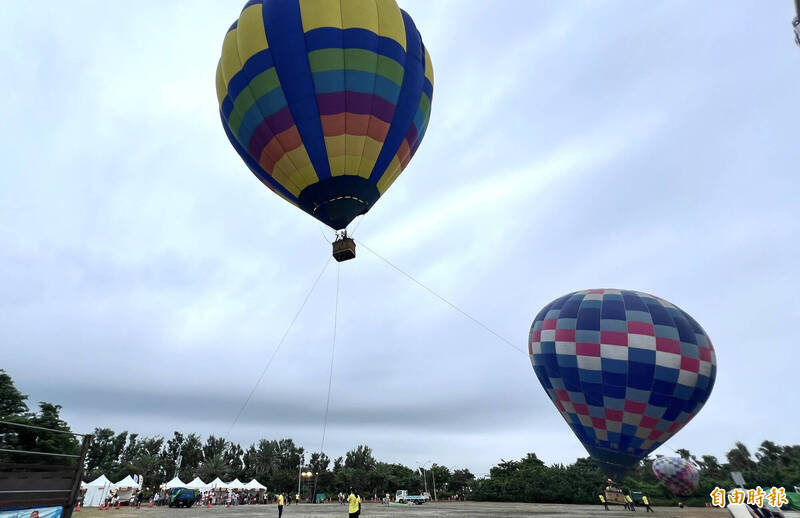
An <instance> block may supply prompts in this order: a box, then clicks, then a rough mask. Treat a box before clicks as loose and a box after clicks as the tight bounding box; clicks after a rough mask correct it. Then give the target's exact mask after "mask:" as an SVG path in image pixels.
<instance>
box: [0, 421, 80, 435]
mask: <svg viewBox="0 0 800 518" xmlns="http://www.w3.org/2000/svg"><path fill="white" fill-rule="evenodd" d="M0 424H7V425H11V426H19V427H20V428H31V429H33V430H44V431H45V432H55V433H63V434H67V435H78V436H80V437H84V436H86V435H88V434H85V433H75V432H68V431H66V430H54V429H53V428H45V427H43V426H35V425H32V424H24V423H14V422H11V421H0Z"/></svg>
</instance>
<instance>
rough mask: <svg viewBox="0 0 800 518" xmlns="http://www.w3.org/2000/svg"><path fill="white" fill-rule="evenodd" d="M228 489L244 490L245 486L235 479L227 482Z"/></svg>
mask: <svg viewBox="0 0 800 518" xmlns="http://www.w3.org/2000/svg"><path fill="white" fill-rule="evenodd" d="M228 489H245V485H244V484H242V482H241V481H240V480H239V479H238V478H235V479H233V480H231V481H230V482H228Z"/></svg>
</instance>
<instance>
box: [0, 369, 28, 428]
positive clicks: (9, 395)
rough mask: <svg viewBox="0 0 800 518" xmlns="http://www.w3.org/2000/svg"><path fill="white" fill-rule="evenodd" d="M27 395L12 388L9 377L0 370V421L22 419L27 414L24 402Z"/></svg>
mask: <svg viewBox="0 0 800 518" xmlns="http://www.w3.org/2000/svg"><path fill="white" fill-rule="evenodd" d="M27 400H28V395H27V394H23V393H22V392H20V391H19V390H17V387H15V386H14V381H13V380H12V379H11V376H9V375H8V374H6V371H4V370H3V369H0V419H2V420H3V421H8V420H9V418H15V417H24V416H26V414H27V412H28V405H27V404H25V401H27Z"/></svg>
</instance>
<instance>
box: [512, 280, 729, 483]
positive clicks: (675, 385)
mask: <svg viewBox="0 0 800 518" xmlns="http://www.w3.org/2000/svg"><path fill="white" fill-rule="evenodd" d="M528 344H529V346H528V348H529V354H530V359H531V364H532V365H533V370H534V372H535V373H536V376H537V377H538V378H539V381H540V382H541V384H542V386H543V387H544V389H545V390H546V391H547V395H548V396H550V399H551V400H552V401H553V403H554V404H555V405H556V407H557V408H558V411H559V412H560V413H561V415H562V416H563V417H564V419H565V420H566V421H567V423H568V424H569V425H570V427H571V428H572V431H573V432H575V435H577V436H578V439H580V441H581V442H582V443H583V445H584V447H585V448H586V450H587V451H588V452H589V454H590V455H591V456H592V457H593V458H594V459H595V460H596V461H597V463H598V464H599V465H600V467H601V469H603V471H604V472H605V473H606V474H607V475H608V476H610V477H612V478H615V479H616V480H620V479H621V478H622V477H623V476H624V474H625V472H626V471H627V470H628V469H629V468H630V467H631V466H633V465H635V464H636V463H637V462H639V460H641V459H642V458H644V457H645V456H646V455H647V454H648V453H650V452H651V451H653V450H655V449H656V448H658V447H659V446H660V445H661V444H663V443H664V441H666V440H667V439H669V438H670V437H671V436H672V435H673V434H674V433H676V432H677V431H678V430H680V429H681V428H682V427H683V426H684V425H686V423H688V422H689V421H690V420H691V419H692V418H693V417H694V416H695V414H697V412H698V411H699V410H700V408H702V406H703V404H704V403H705V402H706V400H707V399H708V396H709V394H711V389H712V388H713V386H714V379H715V377H716V372H717V367H716V356H715V354H714V348H713V346H712V344H711V340H710V339H709V338H708V336H707V335H706V333H705V331H703V328H702V327H700V325H699V324H698V323H697V322H696V321H695V320H694V319H693V318H692V317H691V316H689V315H688V314H687V313H686V312H684V311H683V310H681V309H680V308H678V307H676V306H673V305H672V304H670V303H669V302H667V301H665V300H663V299H660V298H658V297H654V296H652V295H648V294H646V293H640V292H635V291H627V290H612V289H599V290H584V291H578V292H574V293H570V294H568V295H564V296H563V297H560V298H558V299H556V300H554V301H553V302H551V303H550V304H548V305H547V306H545V307H544V309H542V310H541V311H540V312H539V314H538V315H537V316H536V318H535V320H534V321H533V325H532V326H531V330H530V336H529V341H528Z"/></svg>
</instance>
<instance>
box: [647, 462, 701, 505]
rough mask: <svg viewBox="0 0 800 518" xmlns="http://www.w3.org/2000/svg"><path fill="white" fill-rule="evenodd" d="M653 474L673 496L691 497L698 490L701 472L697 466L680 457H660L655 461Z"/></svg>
mask: <svg viewBox="0 0 800 518" xmlns="http://www.w3.org/2000/svg"><path fill="white" fill-rule="evenodd" d="M653 473H655V475H656V477H657V478H658V480H660V481H662V482H664V485H666V486H667V489H669V490H670V491H671V492H672V493H673V494H675V495H678V496H689V495H691V494H692V493H694V492H695V490H696V489H697V484H698V483H699V482H700V472H699V471H698V470H697V466H695V465H694V464H692V463H691V462H689V461H688V460H684V459H681V458H680V457H659V458H657V459H656V460H655V461H653Z"/></svg>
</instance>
